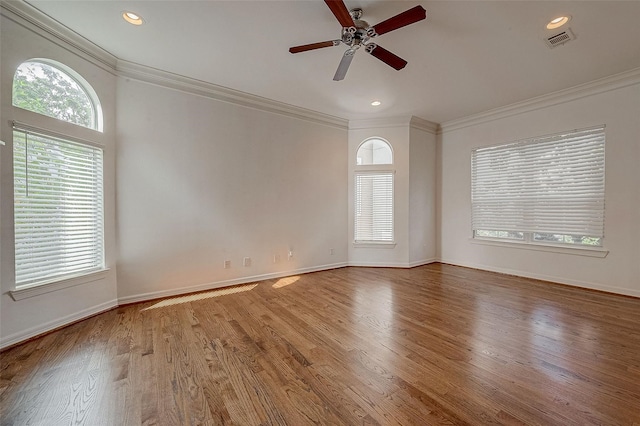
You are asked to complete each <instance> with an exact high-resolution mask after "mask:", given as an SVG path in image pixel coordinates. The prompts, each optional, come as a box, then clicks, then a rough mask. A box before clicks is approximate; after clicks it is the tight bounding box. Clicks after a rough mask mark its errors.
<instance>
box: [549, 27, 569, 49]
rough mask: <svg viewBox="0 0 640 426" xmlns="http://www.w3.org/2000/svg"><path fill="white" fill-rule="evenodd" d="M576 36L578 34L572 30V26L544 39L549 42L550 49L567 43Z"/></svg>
mask: <svg viewBox="0 0 640 426" xmlns="http://www.w3.org/2000/svg"><path fill="white" fill-rule="evenodd" d="M575 38H576V36H574V35H573V32H571V28H567V29H566V30H564V31H562V32H560V33H558V34H554V35H552V36H551V37H547V38H545V39H544V41H545V42H546V43H547V46H549V48H550V49H553V48H554V47H556V46H560V45H561V44H565V43H566V42H568V41H570V40H575Z"/></svg>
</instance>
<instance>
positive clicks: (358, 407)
mask: <svg viewBox="0 0 640 426" xmlns="http://www.w3.org/2000/svg"><path fill="white" fill-rule="evenodd" d="M235 290H238V291H239V292H237V293H235V294H226V295H219V296H218V297H207V296H211V294H209V293H202V294H198V295H197V296H198V298H199V299H197V300H195V299H196V298H195V297H191V298H182V299H180V300H178V301H179V302H182V303H178V304H173V305H171V304H168V305H167V306H162V305H159V304H158V302H159V301H152V302H146V303H140V304H135V305H129V306H124V307H120V308H118V309H114V310H112V311H109V312H106V313H104V314H101V315H98V316H95V317H92V318H89V319H87V320H85V321H82V322H80V323H77V324H74V325H72V326H69V327H67V328H64V329H61V330H59V331H56V332H54V333H51V334H48V335H46V336H43V337H41V338H39V339H35V340H33V341H30V342H27V343H25V344H23V345H20V346H17V347H14V348H11V349H9V350H6V351H4V352H3V353H2V354H0V357H1V358H2V361H1V364H2V365H1V368H2V370H1V382H0V405H1V410H2V411H1V412H0V414H1V424H2V425H91V426H93V425H141V424H142V425H217V424H238V425H272V424H273V425H277V424H288V425H295V426H298V425H306V424H331V425H340V424H347V425H356V424H358V425H359V424H373V425H375V424H380V425H391V424H405V425H429V424H540V425H587V424H603V425H638V424H640V299H634V298H629V297H623V296H616V295H611V294H605V293H598V292H591V291H586V290H581V289H576V288H570V287H566V286H559V285H554V284H550V283H544V282H540V281H535V280H528V279H523V278H516V277H512V276H506V275H500V274H494V273H490V272H483V271H477V270H471V269H465V268H460V267H455V266H450V265H442V264H432V265H427V266H423V267H418V268H414V269H372V268H344V269H337V270H332V271H324V272H318V273H313V274H307V275H301V276H300V277H299V278H298V279H296V277H290V278H286V279H282V280H269V281H264V282H260V283H257V285H251V286H241V287H240V288H236V289H235ZM240 290H246V291H240ZM191 299H194V300H191Z"/></svg>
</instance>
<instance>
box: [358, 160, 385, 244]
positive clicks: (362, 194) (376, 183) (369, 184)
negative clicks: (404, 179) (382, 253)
mask: <svg viewBox="0 0 640 426" xmlns="http://www.w3.org/2000/svg"><path fill="white" fill-rule="evenodd" d="M355 182H356V188H355V189H356V193H355V195H356V206H355V241H356V242H389V243H391V242H393V172H371V173H364V172H358V173H356V175H355Z"/></svg>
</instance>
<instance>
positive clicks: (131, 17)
mask: <svg viewBox="0 0 640 426" xmlns="http://www.w3.org/2000/svg"><path fill="white" fill-rule="evenodd" d="M122 17H123V18H124V20H125V21H127V22H128V23H130V24H133V25H142V22H143V21H142V17H141V16H140V15H137V14H135V13H133V12H122Z"/></svg>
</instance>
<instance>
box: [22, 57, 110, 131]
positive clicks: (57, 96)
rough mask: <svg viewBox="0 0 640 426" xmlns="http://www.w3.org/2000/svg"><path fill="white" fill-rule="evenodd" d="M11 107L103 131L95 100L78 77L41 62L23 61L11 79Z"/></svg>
mask: <svg viewBox="0 0 640 426" xmlns="http://www.w3.org/2000/svg"><path fill="white" fill-rule="evenodd" d="M12 103H13V106H16V107H18V108H22V109H26V110H29V111H33V112H36V113H38V114H42V115H46V116H49V117H53V118H57V119H59V120H62V121H67V122H69V123H73V124H77V125H79V126H84V127H88V128H90V129H94V130H99V131H102V111H101V108H100V103H99V102H98V97H97V95H96V94H95V92H94V91H93V89H92V88H91V86H90V85H89V83H87V82H86V81H85V80H84V79H83V78H82V77H81V76H80V75H78V74H77V73H75V72H74V71H73V70H71V69H70V68H68V67H66V66H64V65H62V64H59V63H56V62H53V61H47V60H44V59H32V60H30V61H27V62H23V63H22V64H21V65H20V66H19V67H18V69H17V70H16V73H15V75H14V77H13V95H12Z"/></svg>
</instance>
